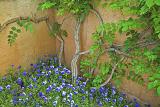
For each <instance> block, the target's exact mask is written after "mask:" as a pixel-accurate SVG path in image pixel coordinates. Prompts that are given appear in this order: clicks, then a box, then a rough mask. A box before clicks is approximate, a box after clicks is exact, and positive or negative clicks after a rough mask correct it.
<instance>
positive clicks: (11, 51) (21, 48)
mask: <svg viewBox="0 0 160 107" xmlns="http://www.w3.org/2000/svg"><path fill="white" fill-rule="evenodd" d="M36 6H37V2H35V1H34V2H33V1H32V0H0V23H1V24H2V23H4V22H5V21H7V20H8V19H11V18H15V17H18V16H24V17H25V16H32V15H33V14H35V13H36V16H37V17H41V16H45V15H48V14H50V11H43V12H40V11H37V9H36V8H37V7H36ZM51 15H52V14H51ZM14 25H15V26H16V24H11V25H9V26H8V27H7V28H6V29H4V30H3V31H2V32H0V74H1V75H4V74H6V69H8V67H9V66H10V65H11V64H14V65H15V66H18V65H22V66H23V67H26V68H27V67H28V66H29V65H30V63H34V62H35V61H36V60H37V58H39V57H42V56H44V55H48V54H55V39H54V38H52V37H50V36H49V33H48V28H47V25H46V23H45V22H40V23H39V24H33V25H34V32H33V33H30V32H29V31H28V32H26V31H25V30H24V29H22V30H23V31H22V33H20V34H19V35H18V38H17V40H16V42H15V43H14V44H13V46H11V47H10V46H9V44H8V41H7V36H8V33H9V31H10V29H11V27H12V26H14Z"/></svg>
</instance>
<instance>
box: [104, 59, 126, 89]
mask: <svg viewBox="0 0 160 107" xmlns="http://www.w3.org/2000/svg"><path fill="white" fill-rule="evenodd" d="M123 60H124V57H123V58H121V60H119V61H118V62H117V63H116V64H115V65H114V66H113V68H112V71H111V75H110V76H109V78H108V79H107V80H106V81H105V82H104V83H103V84H101V87H103V86H105V85H107V84H108V83H109V82H110V80H111V79H112V77H113V74H114V72H115V70H116V68H117V66H118V64H119V63H120V62H122V61H123Z"/></svg>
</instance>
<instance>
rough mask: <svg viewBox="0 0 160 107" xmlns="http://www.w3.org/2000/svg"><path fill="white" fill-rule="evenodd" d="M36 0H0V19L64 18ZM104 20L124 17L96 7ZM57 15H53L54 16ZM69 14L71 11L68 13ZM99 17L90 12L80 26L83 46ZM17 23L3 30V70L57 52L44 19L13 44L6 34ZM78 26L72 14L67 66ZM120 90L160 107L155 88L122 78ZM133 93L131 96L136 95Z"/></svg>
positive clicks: (0, 64) (66, 24)
mask: <svg viewBox="0 0 160 107" xmlns="http://www.w3.org/2000/svg"><path fill="white" fill-rule="evenodd" d="M36 6H37V1H36V2H35V1H34V2H32V0H0V23H3V22H5V21H6V20H8V19H11V18H14V17H17V16H31V15H32V14H34V13H36V14H37V16H38V17H40V16H44V15H48V14H49V15H50V17H52V18H54V19H55V20H57V21H58V22H62V20H63V18H64V17H62V16H61V17H58V16H56V15H55V14H53V12H52V11H43V12H40V11H37V10H36ZM97 10H98V11H99V12H100V14H101V15H102V18H103V19H104V20H105V22H115V21H117V20H119V19H122V18H123V16H122V15H121V13H120V12H118V11H111V10H106V9H102V8H98V9H97ZM52 15H54V16H52ZM66 16H67V17H68V16H69V15H66ZM98 24H99V21H98V19H97V17H96V16H95V15H94V14H93V13H90V15H89V16H88V17H87V18H86V20H85V22H84V23H83V24H82V26H81V32H80V39H81V50H82V51H84V50H88V48H89V47H90V46H91V44H92V40H91V35H92V33H93V32H94V31H95V30H96V27H97V26H98ZM13 25H14V24H12V25H10V26H8V27H7V28H6V29H5V30H4V31H2V32H0V74H3V75H4V74H5V73H6V69H7V68H8V67H9V66H10V65H11V64H14V65H16V66H18V65H20V64H21V65H22V66H24V67H26V68H27V67H28V66H29V64H30V63H33V62H35V61H36V59H37V58H39V57H41V56H43V55H45V54H55V53H56V52H57V51H58V48H59V42H58V41H56V40H55V39H54V38H51V37H50V36H49V33H48V29H47V26H46V24H45V22H42V23H39V24H34V32H33V33H30V32H26V31H25V30H24V31H23V32H22V33H21V34H20V35H19V36H18V38H17V40H16V42H15V43H14V45H13V46H12V47H10V46H9V45H8V43H7V35H8V33H9V30H10V28H11V27H12V26H13ZM74 27H75V20H74V18H73V17H69V18H68V19H67V20H66V21H65V22H64V25H63V28H64V29H66V30H67V32H68V37H67V38H66V39H65V59H66V64H67V65H68V67H69V66H70V62H71V59H72V57H73V54H74V52H75V45H74V41H73V33H74ZM125 39H126V38H125V36H117V37H116V42H115V43H118V44H119V43H123V41H124V40H125ZM107 59H108V57H107V56H103V57H101V58H100V61H104V60H107ZM121 90H122V91H124V92H126V93H128V94H130V95H133V96H135V97H137V98H139V99H140V100H142V101H143V102H146V103H150V104H151V105H152V107H160V105H159V104H160V102H159V101H160V97H156V96H155V95H154V91H148V90H147V89H146V86H140V85H138V84H136V83H135V82H132V81H129V80H127V79H125V78H124V79H123V83H122V85H121ZM133 96H130V97H133Z"/></svg>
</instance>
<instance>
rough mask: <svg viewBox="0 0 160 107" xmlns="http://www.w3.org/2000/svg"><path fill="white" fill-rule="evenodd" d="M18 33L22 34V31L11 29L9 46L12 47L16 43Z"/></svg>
mask: <svg viewBox="0 0 160 107" xmlns="http://www.w3.org/2000/svg"><path fill="white" fill-rule="evenodd" d="M18 33H21V30H20V29H19V28H17V27H14V26H13V27H11V31H10V32H9V35H8V44H9V45H10V46H11V45H12V44H13V43H14V42H15V41H16V38H17V36H18Z"/></svg>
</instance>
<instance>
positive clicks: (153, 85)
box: [148, 80, 158, 90]
mask: <svg viewBox="0 0 160 107" xmlns="http://www.w3.org/2000/svg"><path fill="white" fill-rule="evenodd" d="M157 83H158V81H157V80H155V81H154V82H150V83H149V84H148V89H149V90H151V89H153V88H155V87H156V86H157Z"/></svg>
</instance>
